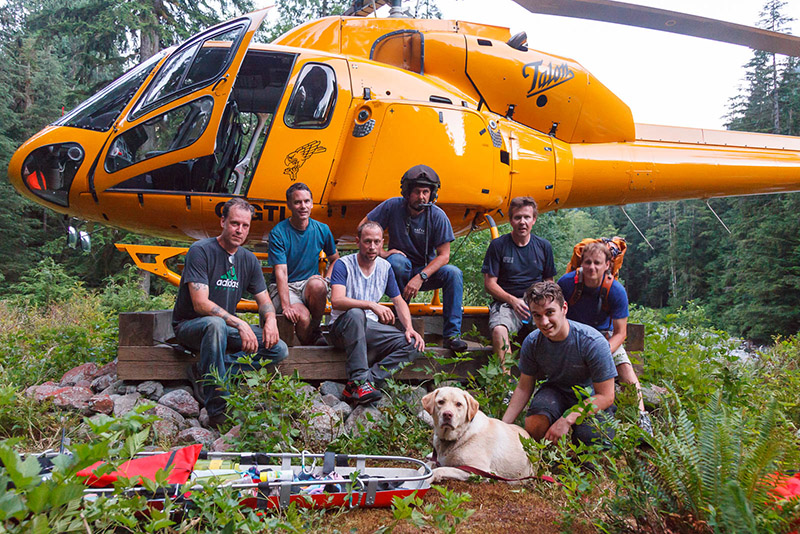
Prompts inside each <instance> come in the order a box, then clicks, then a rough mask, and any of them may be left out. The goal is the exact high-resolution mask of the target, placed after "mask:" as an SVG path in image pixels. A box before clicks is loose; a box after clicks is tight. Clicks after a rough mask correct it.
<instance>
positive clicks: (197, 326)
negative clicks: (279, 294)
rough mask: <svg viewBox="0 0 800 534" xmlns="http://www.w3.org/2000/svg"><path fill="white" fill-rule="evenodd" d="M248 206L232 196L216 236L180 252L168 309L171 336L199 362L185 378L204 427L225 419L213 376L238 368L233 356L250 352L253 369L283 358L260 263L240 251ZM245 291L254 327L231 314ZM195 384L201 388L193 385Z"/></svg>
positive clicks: (222, 400) (250, 214)
mask: <svg viewBox="0 0 800 534" xmlns="http://www.w3.org/2000/svg"><path fill="white" fill-rule="evenodd" d="M252 217H253V207H252V206H251V205H250V204H249V203H248V202H247V201H245V200H243V199H241V198H234V199H231V200H229V201H228V202H226V203H225V205H224V206H223V208H222V220H221V221H220V223H221V226H222V233H220V235H219V236H218V237H212V238H209V239H203V240H200V241H197V242H195V243H194V244H193V245H192V246H191V247H189V251H188V252H187V253H186V263H185V266H184V269H183V273H182V274H181V283H180V287H179V289H178V299H177V300H176V302H175V308H174V309H173V311H172V318H173V324H172V326H173V329H174V330H175V338H176V339H177V340H178V342H179V343H180V344H181V345H184V346H185V347H188V348H189V349H191V350H192V351H194V352H196V353H197V355H198V356H199V358H200V361H199V362H198V365H197V367H198V368H197V369H195V368H194V366H193V367H192V368H190V370H189V378H190V379H191V381H192V385H193V386H194V389H195V395H196V396H197V397H199V398H198V400H199V401H201V402H203V403H204V404H205V407H206V411H207V413H208V419H209V426H219V425H220V424H221V423H223V422H224V421H225V406H226V402H225V395H226V394H227V393H226V392H225V391H221V390H220V389H219V388H218V387H217V386H216V384H215V383H214V380H213V375H214V374H216V375H218V376H220V377H226V376H228V375H229V374H235V373H237V372H238V371H240V370H241V365H240V364H239V363H238V362H237V361H236V360H237V354H233V355H231V354H230V353H239V352H241V353H243V354H248V353H254V357H253V365H254V366H256V367H258V366H261V365H266V364H269V363H278V362H279V361H281V360H283V359H285V358H286V356H287V355H288V348H287V347H286V343H284V342H283V341H281V340H280V338H279V337H278V326H277V324H276V322H275V308H274V307H273V306H272V301H271V300H270V298H269V294H268V293H267V286H266V284H265V283H264V275H263V273H262V272H261V264H260V263H259V261H258V259H257V258H256V257H255V255H254V254H253V253H252V252H250V251H249V250H247V249H245V248H242V245H244V243H245V241H247V235H248V233H249V231H250V221H251V219H252ZM245 290H246V291H247V292H248V293H250V294H251V295H253V298H254V299H255V301H256V304H257V305H258V315H259V317H260V320H261V321H260V322H261V324H260V326H255V325H250V324H248V323H247V322H246V321H244V320H243V319H240V318H239V317H237V316H236V304H237V303H238V302H239V299H240V298H241V296H242V292H243V291H245ZM198 380H199V381H201V382H203V383H204V384H203V385H198Z"/></svg>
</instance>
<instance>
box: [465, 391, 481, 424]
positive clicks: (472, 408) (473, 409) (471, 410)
mask: <svg viewBox="0 0 800 534" xmlns="http://www.w3.org/2000/svg"><path fill="white" fill-rule="evenodd" d="M464 400H466V401H467V421H472V419H474V418H475V414H477V413H478V409H480V407H481V405H480V404H479V403H478V401H476V400H475V397H473V396H472V395H470V394H469V392H467V391H465V392H464Z"/></svg>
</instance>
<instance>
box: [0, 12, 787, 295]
mask: <svg viewBox="0 0 800 534" xmlns="http://www.w3.org/2000/svg"><path fill="white" fill-rule="evenodd" d="M517 1H518V3H520V4H521V5H523V6H525V7H528V8H529V9H531V10H533V11H537V12H544V13H555V14H568V15H570V16H585V17H587V18H595V19H601V20H611V21H615V22H625V23H630V22H637V23H639V25H645V26H647V27H656V28H658V27H659V26H662V28H659V29H667V30H669V31H681V32H682V33H687V34H692V35H698V34H700V35H701V36H704V37H709V35H708V34H709V33H713V31H715V30H716V29H718V26H719V25H720V24H722V25H723V30H724V31H723V32H722V35H723V37H724V39H723V40H729V41H731V40H734V41H735V42H739V43H744V44H748V45H750V46H754V47H757V48H761V49H766V50H770V51H776V52H780V53H791V54H792V55H797V53H796V52H797V51H800V46H799V45H798V43H800V39H798V38H796V37H792V36H787V35H782V34H776V33H774V32H766V31H764V30H756V29H754V28H747V27H744V26H737V25H728V26H725V25H726V24H728V23H719V22H718V21H712V22H713V23H709V22H708V19H701V18H700V17H693V16H690V15H682V14H678V13H673V12H668V11H663V10H656V9H653V8H642V7H640V6H631V5H629V4H622V3H619V2H612V1H610V0H570V1H566V0H553V1H547V0H517ZM362 3H363V4H365V5H367V4H370V3H371V4H373V5H375V4H376V2H369V1H367V2H362ZM383 3H386V2H385V1H380V2H377V4H383ZM631 13H633V15H630V14H631ZM265 15H266V10H261V11H256V12H254V13H251V14H249V15H246V16H242V17H239V18H236V19H234V20H232V21H229V22H225V23H223V24H219V25H217V26H214V27H213V28H210V29H208V30H206V31H204V32H202V33H200V34H198V35H196V36H194V37H192V38H190V39H189V40H187V41H186V42H185V43H183V44H181V45H179V46H175V47H172V48H169V49H167V50H164V51H162V52H160V53H159V54H156V55H155V56H153V57H152V58H150V59H148V60H146V61H145V62H143V63H142V64H140V65H138V66H137V67H134V68H133V69H131V70H130V71H129V72H127V73H126V74H124V75H123V76H122V77H120V78H119V79H118V80H116V81H115V82H113V83H112V84H110V85H109V86H108V87H106V88H105V89H103V90H102V91H100V92H99V93H97V94H96V95H94V96H92V97H91V98H90V99H88V100H87V101H86V102H84V103H82V104H81V105H79V106H78V107H77V108H76V109H74V110H73V111H71V112H70V113H68V114H66V115H64V116H63V117H61V118H60V119H59V120H57V121H56V122H54V123H53V124H51V125H49V126H47V127H46V128H44V129H43V130H42V131H40V132H39V133H38V134H36V135H35V136H33V137H32V138H31V139H29V140H28V141H27V142H25V143H24V144H23V145H22V146H21V147H20V148H19V149H18V150H17V151H16V153H15V154H14V156H13V158H12V160H11V163H10V165H9V171H8V172H9V177H10V180H11V183H12V184H13V185H14V186H15V187H16V189H17V190H18V191H19V192H20V193H22V194H23V195H25V196H26V197H28V198H30V199H32V200H34V201H36V202H38V203H40V204H43V205H45V206H48V207H50V208H52V209H53V210H55V211H57V212H60V213H63V214H68V215H71V216H74V217H77V218H80V219H85V220H89V221H97V222H100V223H103V224H107V225H113V226H117V227H121V228H125V229H128V230H132V231H134V232H138V233H142V234H148V235H154V236H161V237H167V238H177V239H198V238H202V237H206V236H209V235H216V233H217V232H218V230H219V222H218V221H219V215H220V208H221V206H222V204H223V203H224V202H225V201H227V200H228V199H229V198H231V197H233V196H242V197H244V198H246V199H247V200H248V201H249V202H250V203H251V204H253V206H255V209H256V215H255V218H254V221H253V226H252V229H251V233H250V235H251V237H252V238H253V239H254V240H256V241H259V240H260V241H264V240H266V238H267V235H268V233H269V231H270V230H271V228H272V227H273V225H274V224H275V223H277V222H278V221H280V220H282V219H283V218H285V217H286V216H287V212H286V206H285V197H284V192H285V190H286V188H287V187H288V186H289V185H291V184H292V183H294V182H297V181H301V182H304V183H306V184H307V185H308V186H309V187H310V189H311V191H312V193H313V197H314V202H315V206H314V212H313V214H312V216H313V217H314V218H316V219H318V220H320V221H322V222H325V223H327V224H328V225H329V226H330V228H331V230H332V231H333V234H334V236H335V237H336V238H337V240H338V241H339V242H344V243H346V242H349V241H352V240H353V239H354V233H355V226H356V224H357V223H358V222H359V221H360V220H361V219H362V218H363V217H364V216H365V214H366V213H367V212H368V211H369V210H370V209H372V208H373V207H374V206H375V205H376V204H378V203H379V202H381V201H383V200H385V199H386V198H389V197H393V196H397V194H398V191H399V177H400V176H401V175H402V174H403V172H404V171H405V170H406V169H407V168H409V167H411V166H412V165H415V164H418V163H423V162H424V163H425V164H427V165H429V166H431V167H433V168H434V169H436V171H437V172H438V173H439V176H440V177H441V181H442V187H441V193H440V196H439V200H438V205H439V206H440V207H442V208H443V209H444V210H445V212H446V213H447V215H448V217H449V218H450V220H451V222H452V224H453V228H454V231H455V232H456V234H463V233H465V232H466V231H468V230H469V229H470V228H471V227H477V226H480V225H491V224H493V223H492V221H491V218H490V217H491V216H495V217H497V218H499V219H501V220H502V219H503V218H504V215H503V213H504V210H505V208H506V207H507V205H508V203H509V201H510V200H511V198H513V197H516V196H519V195H529V196H532V197H534V198H535V199H536V200H537V202H538V204H539V207H540V210H541V211H543V212H544V211H550V210H554V209H561V208H574V207H585V206H598V205H624V204H628V203H636V202H648V201H662V200H677V199H687V198H705V199H708V198H712V197H720V196H729V195H744V194H758V193H774V192H783V191H797V190H800V138H794V137H786V136H778V135H766V134H755V133H742V132H732V131H715V130H702V129H689V128H676V127H667V126H653V125H644V124H636V123H634V121H633V117H632V114H631V111H630V109H629V108H628V106H627V105H626V104H625V103H624V102H622V101H621V100H620V99H619V98H618V97H617V96H615V95H614V94H613V93H612V92H611V91H610V90H609V89H607V88H606V87H605V86H604V85H603V84H602V83H601V82H600V81H599V80H597V79H596V78H595V77H594V76H592V74H590V73H589V72H588V71H587V70H585V69H584V68H583V67H582V66H581V65H580V64H579V63H577V62H575V61H574V60H572V59H568V58H563V57H559V56H556V55H551V54H548V53H545V52H539V51H537V50H534V49H530V48H528V46H527V38H526V36H525V35H524V34H518V35H515V36H512V35H511V34H510V31H509V30H508V29H507V28H502V27H497V26H490V25H486V24H478V23H471V22H461V21H447V20H418V19H410V18H365V17H346V16H342V17H328V18H323V19H320V20H316V21H312V22H309V23H306V24H303V25H301V26H298V27H296V28H294V29H292V30H291V31H289V32H287V33H286V34H284V35H282V36H281V37H279V38H278V39H276V40H275V41H274V42H272V43H270V44H255V43H251V41H252V39H253V35H254V33H255V32H256V30H257V28H258V27H259V25H260V24H261V22H262V21H263V19H264V17H265ZM626 17H627V18H629V19H631V20H624V19H625V18H626ZM698 19H699V20H698ZM714 24H717V25H716V26H715V25H714ZM734 27H735V28H734ZM697 28H700V29H697ZM734 29H735V30H736V31H737V32H740V33H741V35H744V37H742V36H741V35H739V34H736V36H735V37H734V38H733V39H731V38H730V37H729V36H730V35H732V33H735V32H734V31H733V30H734ZM711 38H714V37H713V36H711ZM786 50H790V52H787V51H786ZM487 216H489V217H487ZM121 248H126V249H127V250H128V251H129V253H131V255H132V257H133V258H134V260H135V261H136V262H137V264H138V265H139V266H140V267H142V268H145V269H147V270H149V271H151V272H153V273H155V274H158V275H160V276H163V277H165V278H167V279H169V280H170V281H172V282H173V283H175V282H177V280H178V275H177V274H176V273H174V272H172V271H170V270H169V269H168V268H167V267H166V265H165V264H164V261H165V260H166V259H168V258H170V257H173V256H175V255H176V254H179V253H181V252H182V251H183V250H185V249H180V248H169V247H162V248H159V249H156V248H153V247H136V246H130V245H129V246H121ZM143 253H150V254H156V258H155V260H152V261H148V260H143V258H142V256H141V254H143Z"/></svg>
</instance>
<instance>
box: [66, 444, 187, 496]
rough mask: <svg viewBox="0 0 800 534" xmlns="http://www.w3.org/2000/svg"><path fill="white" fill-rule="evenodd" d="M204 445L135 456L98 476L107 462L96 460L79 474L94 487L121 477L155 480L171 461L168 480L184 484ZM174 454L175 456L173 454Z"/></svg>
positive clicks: (106, 484) (99, 486)
mask: <svg viewBox="0 0 800 534" xmlns="http://www.w3.org/2000/svg"><path fill="white" fill-rule="evenodd" d="M202 448H203V446H202V445H200V444H197V445H191V446H189V447H184V448H182V449H178V450H176V451H172V452H165V453H164V454H156V455H153V456H143V457H141V458H134V459H133V460H128V461H127V462H125V463H123V464H122V465H120V466H119V470H117V471H112V472H110V473H105V474H104V475H101V476H97V475H95V473H94V472H95V471H96V470H97V469H98V468H99V467H100V466H102V465H105V464H106V462H96V463H94V464H92V465H90V466H89V467H87V468H85V469H81V470H80V471H78V476H79V477H82V478H85V479H86V480H84V483H85V484H86V485H87V486H91V487H93V488H104V487H108V486H111V485H112V484H114V482H116V480H117V479H118V478H119V477H127V478H136V477H141V478H146V479H149V480H155V477H156V471H158V470H159V469H165V468H166V467H167V463H168V462H169V461H170V457H172V461H171V462H170V463H169V466H170V467H171V470H170V472H169V477H167V482H169V483H170V484H183V483H185V482H186V481H187V480H189V475H190V474H191V472H192V470H193V469H194V464H195V463H197V457H198V456H200V450H201V449H202ZM173 454H174V456H173Z"/></svg>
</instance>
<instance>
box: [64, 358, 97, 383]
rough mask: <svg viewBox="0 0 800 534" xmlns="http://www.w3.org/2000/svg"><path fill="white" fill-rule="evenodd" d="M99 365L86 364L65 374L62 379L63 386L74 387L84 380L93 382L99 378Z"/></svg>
mask: <svg viewBox="0 0 800 534" xmlns="http://www.w3.org/2000/svg"><path fill="white" fill-rule="evenodd" d="M97 371H98V368H97V364H96V363H94V362H89V363H84V364H83V365H79V366H78V367H74V368H72V369H70V370H69V371H67V372H66V373H64V376H62V377H61V385H62V386H74V385H75V384H77V383H78V382H80V381H82V380H88V381H90V382H91V381H92V380H94V377H96V376H97Z"/></svg>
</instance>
